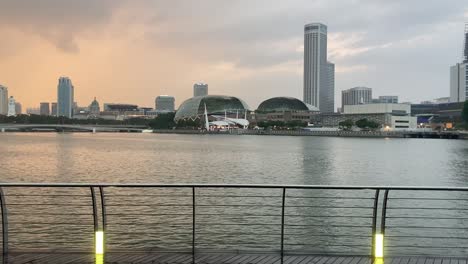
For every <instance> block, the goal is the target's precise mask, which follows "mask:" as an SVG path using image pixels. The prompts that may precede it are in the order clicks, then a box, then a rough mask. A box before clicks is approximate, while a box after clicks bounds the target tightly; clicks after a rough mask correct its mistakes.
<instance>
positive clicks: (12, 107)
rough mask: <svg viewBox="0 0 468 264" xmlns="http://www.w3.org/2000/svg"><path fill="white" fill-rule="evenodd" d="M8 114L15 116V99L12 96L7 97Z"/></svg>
mask: <svg viewBox="0 0 468 264" xmlns="http://www.w3.org/2000/svg"><path fill="white" fill-rule="evenodd" d="M8 116H16V101H15V98H13V96H10V99H8Z"/></svg>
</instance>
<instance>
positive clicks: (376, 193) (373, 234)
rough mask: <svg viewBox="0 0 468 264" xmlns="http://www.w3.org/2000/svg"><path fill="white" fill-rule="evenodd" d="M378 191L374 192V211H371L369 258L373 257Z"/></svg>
mask: <svg viewBox="0 0 468 264" xmlns="http://www.w3.org/2000/svg"><path fill="white" fill-rule="evenodd" d="M379 195H380V189H377V190H375V196H374V209H373V210H372V248H371V256H374V255H375V234H376V232H377V209H378V206H379Z"/></svg>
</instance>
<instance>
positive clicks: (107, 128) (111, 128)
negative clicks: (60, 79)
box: [0, 124, 146, 132]
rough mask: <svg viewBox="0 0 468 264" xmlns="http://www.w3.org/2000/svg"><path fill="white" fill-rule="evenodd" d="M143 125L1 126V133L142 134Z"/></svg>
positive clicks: (144, 127)
mask: <svg viewBox="0 0 468 264" xmlns="http://www.w3.org/2000/svg"><path fill="white" fill-rule="evenodd" d="M145 129H146V126H141V125H68V124H0V131H2V132H6V131H58V132H65V131H73V132H77V131H78V132H141V131H143V130H145Z"/></svg>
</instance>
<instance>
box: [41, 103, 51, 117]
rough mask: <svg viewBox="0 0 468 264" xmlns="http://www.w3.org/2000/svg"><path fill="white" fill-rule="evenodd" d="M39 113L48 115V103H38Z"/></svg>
mask: <svg viewBox="0 0 468 264" xmlns="http://www.w3.org/2000/svg"><path fill="white" fill-rule="evenodd" d="M40 110H41V115H45V116H48V115H50V104H49V103H47V102H42V103H41V104H40Z"/></svg>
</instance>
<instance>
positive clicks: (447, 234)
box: [0, 133, 468, 255]
mask: <svg viewBox="0 0 468 264" xmlns="http://www.w3.org/2000/svg"><path fill="white" fill-rule="evenodd" d="M0 142H1V144H0V153H2V155H1V156H0V168H1V171H0V177H1V181H2V182H65V183H71V182H90V183H99V182H108V183H119V182H120V183H122V182H127V183H243V184H246V183H264V184H316V185H394V186H395V185H398V186H401V185H410V186H427V185H433V186H465V183H466V181H467V180H468V141H457V140H425V139H360V138H326V137H275V136H264V137H261V136H224V135H220V136H202V135H151V134H150V135H148V134H55V133H51V134H26V133H24V134H0ZM89 192H90V191H89V189H86V188H85V189H83V188H80V189H54V190H51V189H47V188H43V189H41V188H36V189H34V190H33V189H19V188H8V189H7V190H6V194H7V196H6V201H7V205H8V213H9V221H10V223H9V224H10V226H9V232H10V242H9V243H10V247H11V248H13V249H14V248H27V249H28V248H29V249H31V250H41V249H45V248H51V247H52V248H54V249H56V250H67V249H68V250H89V251H91V250H92V248H93V235H94V226H93V216H92V200H91V196H90V193H89ZM374 195H375V193H374V191H371V190H363V191H343V190H335V191H331V190H327V191H325V190H314V191H312V190H309V191H306V190H288V192H287V199H286V203H285V205H286V209H285V218H284V222H285V229H284V235H285V241H284V242H285V245H284V246H285V249H286V250H287V251H289V252H304V251H307V252H321V253H324V252H330V253H346V254H368V253H370V250H371V248H370V245H371V241H372V213H373V212H372V206H373V202H374ZM105 197H106V211H107V223H108V226H107V230H106V239H107V247H108V249H110V250H113V249H132V250H152V251H154V250H159V251H161V250H162V251H171V250H178V251H186V252H190V251H191V246H192V237H193V222H192V216H193V215H192V213H193V204H192V190H191V189H172V190H164V189H125V190H123V189H121V188H106V190H105ZM389 198H390V200H389V203H388V206H389V208H388V211H387V216H388V219H387V230H386V234H385V235H386V238H385V239H386V240H385V243H386V252H387V253H389V254H391V253H395V254H401V253H407V254H412V253H414V254H416V253H418V254H419V253H420V254H425V253H426V252H432V253H434V252H436V253H437V252H439V253H444V252H445V253H447V252H453V255H457V254H460V253H462V254H466V253H468V248H464V247H461V246H460V243H462V242H466V239H465V238H466V237H468V233H467V232H466V231H465V230H466V228H464V227H465V226H466V225H467V224H468V220H467V219H468V207H466V205H465V202H466V201H468V195H467V194H465V193H462V192H448V193H447V192H417V193H414V192H408V191H406V192H397V191H392V192H391V193H390V196H389ZM415 198H416V199H415ZM380 199H382V193H381V195H380ZM281 205H282V192H281V190H280V189H276V190H267V189H255V190H233V189H197V190H196V224H195V228H196V234H195V237H196V247H197V249H198V250H233V249H236V250H256V251H265V250H267V251H274V252H278V250H279V249H280V247H281V245H280V243H279V241H280V238H281ZM455 208H456V209H457V210H454V209H455ZM408 227H411V228H408ZM441 245H443V247H442V248H441ZM436 247H438V248H436ZM418 250H419V251H418Z"/></svg>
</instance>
